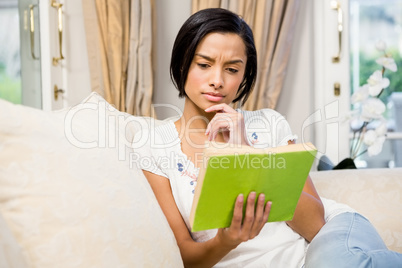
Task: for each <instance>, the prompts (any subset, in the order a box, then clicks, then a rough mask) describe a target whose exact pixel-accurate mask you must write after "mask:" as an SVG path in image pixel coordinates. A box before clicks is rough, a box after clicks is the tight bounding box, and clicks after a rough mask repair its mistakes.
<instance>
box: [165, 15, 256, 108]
mask: <svg viewBox="0 0 402 268" xmlns="http://www.w3.org/2000/svg"><path fill="white" fill-rule="evenodd" d="M209 33H234V34H237V35H239V36H240V37H241V38H242V39H243V42H244V45H245V47H246V54H247V63H246V70H245V73H244V77H243V81H242V82H241V84H240V86H239V89H238V91H237V96H236V98H235V99H234V100H233V102H237V101H239V100H241V101H242V102H241V103H244V102H245V101H246V100H247V98H248V96H249V95H250V93H251V90H252V89H253V87H254V83H255V80H256V76H257V52H256V49H255V45H254V38H253V32H252V31H251V29H250V27H249V26H248V25H247V23H246V22H245V21H244V20H243V19H242V18H241V17H240V16H238V15H237V14H235V13H233V12H231V11H229V10H227V9H222V8H208V9H203V10H200V11H198V12H197V13H194V14H193V15H192V16H190V17H189V18H188V19H187V20H186V22H184V24H183V26H182V27H181V28H180V31H179V33H178V34H177V37H176V40H175V42H174V45H173V50H172V58H171V61H170V77H171V79H172V81H173V84H174V85H175V87H176V88H177V89H178V90H179V97H184V96H186V93H185V90H184V86H185V84H186V80H187V74H188V70H189V68H190V65H191V62H192V60H193V57H194V54H195V50H196V49H197V46H198V44H199V43H200V41H201V40H202V39H203V38H204V37H205V36H206V35H207V34H209Z"/></svg>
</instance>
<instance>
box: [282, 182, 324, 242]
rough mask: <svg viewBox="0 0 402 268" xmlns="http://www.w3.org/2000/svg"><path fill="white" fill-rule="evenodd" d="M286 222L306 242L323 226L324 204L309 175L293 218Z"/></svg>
mask: <svg viewBox="0 0 402 268" xmlns="http://www.w3.org/2000/svg"><path fill="white" fill-rule="evenodd" d="M286 223H287V224H288V225H289V226H290V227H291V228H292V229H293V230H294V231H296V232H297V233H299V234H300V235H301V236H303V237H304V238H305V239H306V240H307V241H308V242H311V240H313V238H314V237H315V235H316V234H317V233H318V232H319V231H320V229H321V227H322V226H324V224H325V219H324V206H323V205H322V202H321V199H320V197H319V196H318V193H317V191H316V190H315V187H314V184H313V182H312V181H311V178H310V176H308V177H307V180H306V183H305V185H304V188H303V192H302V194H301V196H300V199H299V202H298V203H297V206H296V211H295V215H294V217H293V220H291V221H288V222H286Z"/></svg>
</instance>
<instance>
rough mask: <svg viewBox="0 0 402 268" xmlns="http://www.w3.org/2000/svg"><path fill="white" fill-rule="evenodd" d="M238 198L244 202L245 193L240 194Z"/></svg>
mask: <svg viewBox="0 0 402 268" xmlns="http://www.w3.org/2000/svg"><path fill="white" fill-rule="evenodd" d="M237 200H238V201H239V202H243V200H244V196H243V194H239V195H238V197H237Z"/></svg>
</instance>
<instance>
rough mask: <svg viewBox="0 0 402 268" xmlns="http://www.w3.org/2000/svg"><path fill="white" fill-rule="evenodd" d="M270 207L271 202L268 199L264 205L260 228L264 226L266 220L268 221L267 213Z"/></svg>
mask: <svg viewBox="0 0 402 268" xmlns="http://www.w3.org/2000/svg"><path fill="white" fill-rule="evenodd" d="M271 208H272V202H271V201H268V202H267V204H266V205H265V210H264V216H263V217H262V226H261V228H262V227H263V226H264V224H265V223H266V222H268V218H269V213H270V212H271Z"/></svg>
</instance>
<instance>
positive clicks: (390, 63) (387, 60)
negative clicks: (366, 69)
mask: <svg viewBox="0 0 402 268" xmlns="http://www.w3.org/2000/svg"><path fill="white" fill-rule="evenodd" d="M375 62H377V63H378V64H380V65H381V66H384V68H386V69H388V70H390V71H392V72H396V71H397V70H398V67H397V66H396V63H395V60H394V59H393V58H391V57H381V58H379V59H377V60H376V61H375Z"/></svg>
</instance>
